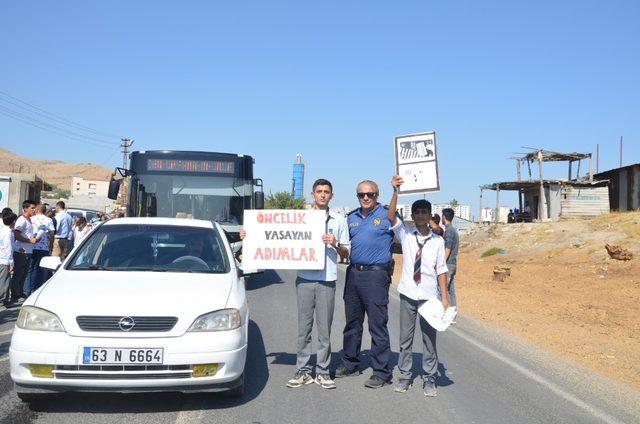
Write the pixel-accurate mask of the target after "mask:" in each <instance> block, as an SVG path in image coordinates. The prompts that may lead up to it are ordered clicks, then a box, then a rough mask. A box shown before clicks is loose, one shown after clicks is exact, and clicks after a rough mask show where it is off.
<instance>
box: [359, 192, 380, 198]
mask: <svg viewBox="0 0 640 424" xmlns="http://www.w3.org/2000/svg"><path fill="white" fill-rule="evenodd" d="M377 195H378V193H372V192H366V193H358V199H364V198H365V197H369V198H371V199H373V198H374V197H376V196H377Z"/></svg>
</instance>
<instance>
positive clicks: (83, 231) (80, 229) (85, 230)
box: [73, 216, 91, 246]
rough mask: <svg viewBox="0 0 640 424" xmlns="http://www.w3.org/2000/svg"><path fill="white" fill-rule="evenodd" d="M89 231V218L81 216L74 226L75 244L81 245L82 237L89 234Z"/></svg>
mask: <svg viewBox="0 0 640 424" xmlns="http://www.w3.org/2000/svg"><path fill="white" fill-rule="evenodd" d="M89 231H91V227H89V225H88V224H87V218H85V217H84V216H81V217H79V218H78V220H77V221H76V223H75V224H74V226H73V245H74V246H77V245H79V244H80V242H81V241H82V239H83V238H84V237H85V236H86V235H87V234H89Z"/></svg>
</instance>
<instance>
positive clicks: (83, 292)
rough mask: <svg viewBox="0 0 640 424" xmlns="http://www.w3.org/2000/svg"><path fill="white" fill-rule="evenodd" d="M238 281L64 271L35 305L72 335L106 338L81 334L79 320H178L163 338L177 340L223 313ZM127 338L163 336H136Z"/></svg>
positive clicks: (223, 277) (220, 277)
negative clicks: (197, 324)
mask: <svg viewBox="0 0 640 424" xmlns="http://www.w3.org/2000/svg"><path fill="white" fill-rule="evenodd" d="M234 281H236V279H234V278H233V275H232V274H231V273H227V274H204V273H174V272H149V271H144V272H140V271H67V270H60V271H58V272H56V274H55V275H54V277H53V278H51V280H49V281H48V282H47V284H46V285H45V286H44V287H43V288H42V290H40V291H39V292H38V293H36V294H37V298H36V299H35V301H34V302H33V305H34V306H37V307H39V308H43V309H46V310H48V311H51V312H53V313H55V314H56V315H58V317H59V318H60V320H61V321H62V325H63V326H64V328H65V330H66V331H67V333H69V334H70V335H82V336H88V335H95V336H107V334H105V333H100V332H99V333H94V334H88V333H87V332H85V331H83V330H82V329H80V327H79V326H78V324H77V322H76V317H77V316H80V315H90V316H122V317H125V316H130V317H140V316H155V317H158V316H164V317H177V318H178V322H177V323H176V325H175V327H174V328H173V330H171V331H170V332H169V333H162V336H165V337H166V336H178V335H181V334H184V332H185V331H187V330H188V328H189V327H190V326H191V324H192V323H193V321H194V320H195V319H196V318H197V317H198V316H200V315H202V314H205V313H207V312H211V311H215V310H219V309H224V308H225V307H226V305H227V300H228V299H229V293H230V291H231V289H232V286H233V283H234ZM27 303H31V302H27ZM118 334H119V335H120V334H121V333H118ZM123 335H127V336H132V337H157V336H158V335H159V334H158V333H141V332H133V331H132V332H129V333H124V334H123Z"/></svg>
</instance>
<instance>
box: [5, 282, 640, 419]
mask: <svg viewBox="0 0 640 424" xmlns="http://www.w3.org/2000/svg"><path fill="white" fill-rule="evenodd" d="M343 276H344V273H343V272H341V274H340V277H341V279H342V278H343ZM294 278H295V274H294V273H293V272H280V273H278V274H276V273H275V272H267V273H265V274H263V275H261V276H259V277H253V278H252V279H251V280H249V281H248V283H247V285H248V287H247V289H248V296H249V302H250V308H251V322H250V328H249V335H250V342H249V343H250V346H249V354H248V361H247V367H246V374H247V377H246V383H247V391H246V394H245V396H243V397H242V398H238V399H234V398H228V397H225V396H223V395H220V394H206V395H182V394H175V393H167V394H149V395H106V394H74V395H66V396H62V397H55V398H51V399H49V400H47V401H45V402H42V403H39V404H34V405H31V406H28V405H26V404H23V403H21V402H20V401H19V400H18V398H17V397H16V395H15V393H14V392H13V390H12V383H11V380H10V378H9V371H8V370H9V362H8V360H7V352H8V349H9V343H10V337H11V335H10V333H11V329H12V326H13V322H14V321H15V317H16V315H17V310H15V309H14V310H4V311H0V397H1V399H0V423H11V424H17V423H65V424H69V423H115V422H126V423H178V424H180V423H227V422H228V423H251V424H254V423H322V424H326V423H339V422H346V423H371V422H382V423H385V422H399V423H425V422H428V423H602V422H606V423H627V422H628V423H634V422H635V423H638V422H640V406H639V405H640V393H639V392H638V391H634V390H631V389H629V388H628V387H625V386H622V385H618V384H616V383H613V382H611V381H608V380H606V379H604V378H602V377H598V376H595V375H592V374H590V373H587V372H586V371H585V370H582V369H579V368H577V367H575V366H573V365H571V364H568V363H566V362H564V361H562V360H560V359H558V358H556V357H553V356H552V355H550V354H548V353H545V352H544V351H542V350H540V349H538V348H536V347H535V346H531V345H529V344H527V343H526V342H523V341H521V340H518V339H514V338H512V337H510V336H508V335H506V334H503V333H502V332H500V331H498V330H496V329H492V328H488V327H486V326H484V325H480V324H478V323H477V322H475V321H473V320H471V319H469V318H467V317H464V316H461V317H459V319H458V324H457V325H455V326H454V327H453V328H452V329H450V330H447V331H446V332H444V333H440V334H439V335H438V351H439V356H440V373H441V375H440V376H439V378H438V385H439V386H440V387H439V389H438V396H437V397H435V398H425V397H424V395H423V394H422V390H421V388H420V384H419V381H417V382H416V385H415V386H414V388H413V389H412V390H410V391H409V392H408V393H406V394H396V393H394V392H393V390H392V388H391V386H387V387H385V388H383V389H378V390H371V389H366V388H364V387H363V383H364V381H365V380H366V379H367V377H368V376H369V374H370V370H365V372H364V373H363V374H362V375H361V376H359V377H354V378H348V379H340V380H337V384H338V387H337V389H335V390H324V389H322V388H320V387H319V386H317V385H315V384H313V385H309V386H305V387H302V388H299V389H288V388H286V387H285V382H286V380H287V379H288V378H290V377H291V375H292V374H293V372H294V371H295V370H294V364H295V334H296V307H295V288H294V285H293V281H294ZM342 288H343V284H342V283H339V287H338V290H337V298H336V314H335V319H334V325H333V335H332V343H333V346H334V350H336V352H334V354H333V358H332V359H333V366H334V367H335V366H336V365H337V364H338V363H339V349H340V347H341V345H342V328H343V325H344V309H343V305H342ZM389 313H390V322H389V329H390V332H391V347H392V350H393V351H394V352H397V350H398V341H397V335H398V298H397V296H396V295H395V290H394V289H392V296H391V302H390V305H389ZM365 334H367V333H366V332H365ZM369 346H370V344H369V339H368V337H366V338H365V340H364V341H363V350H364V351H365V354H366V353H367V352H368V348H369ZM415 348H416V350H415V353H414V355H415V356H416V357H417V356H418V354H419V351H420V344H419V340H418V338H417V337H416V347H415ZM396 359H397V354H394V357H393V361H394V362H395V360H396ZM366 363H368V361H367V360H366V359H365V364H366ZM418 364H419V361H417V360H416V361H414V368H415V372H416V374H417V373H418V368H417V367H418Z"/></svg>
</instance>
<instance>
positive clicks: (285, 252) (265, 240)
mask: <svg viewBox="0 0 640 424" xmlns="http://www.w3.org/2000/svg"><path fill="white" fill-rule="evenodd" d="M326 219H327V213H326V212H325V211H321V210H297V209H294V210H291V209H287V210H280V209H269V210H245V211H244V230H245V231H246V232H247V235H246V237H245V238H244V240H243V242H242V267H243V269H323V268H324V261H325V244H324V242H323V241H322V236H323V234H324V233H325V225H326Z"/></svg>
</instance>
